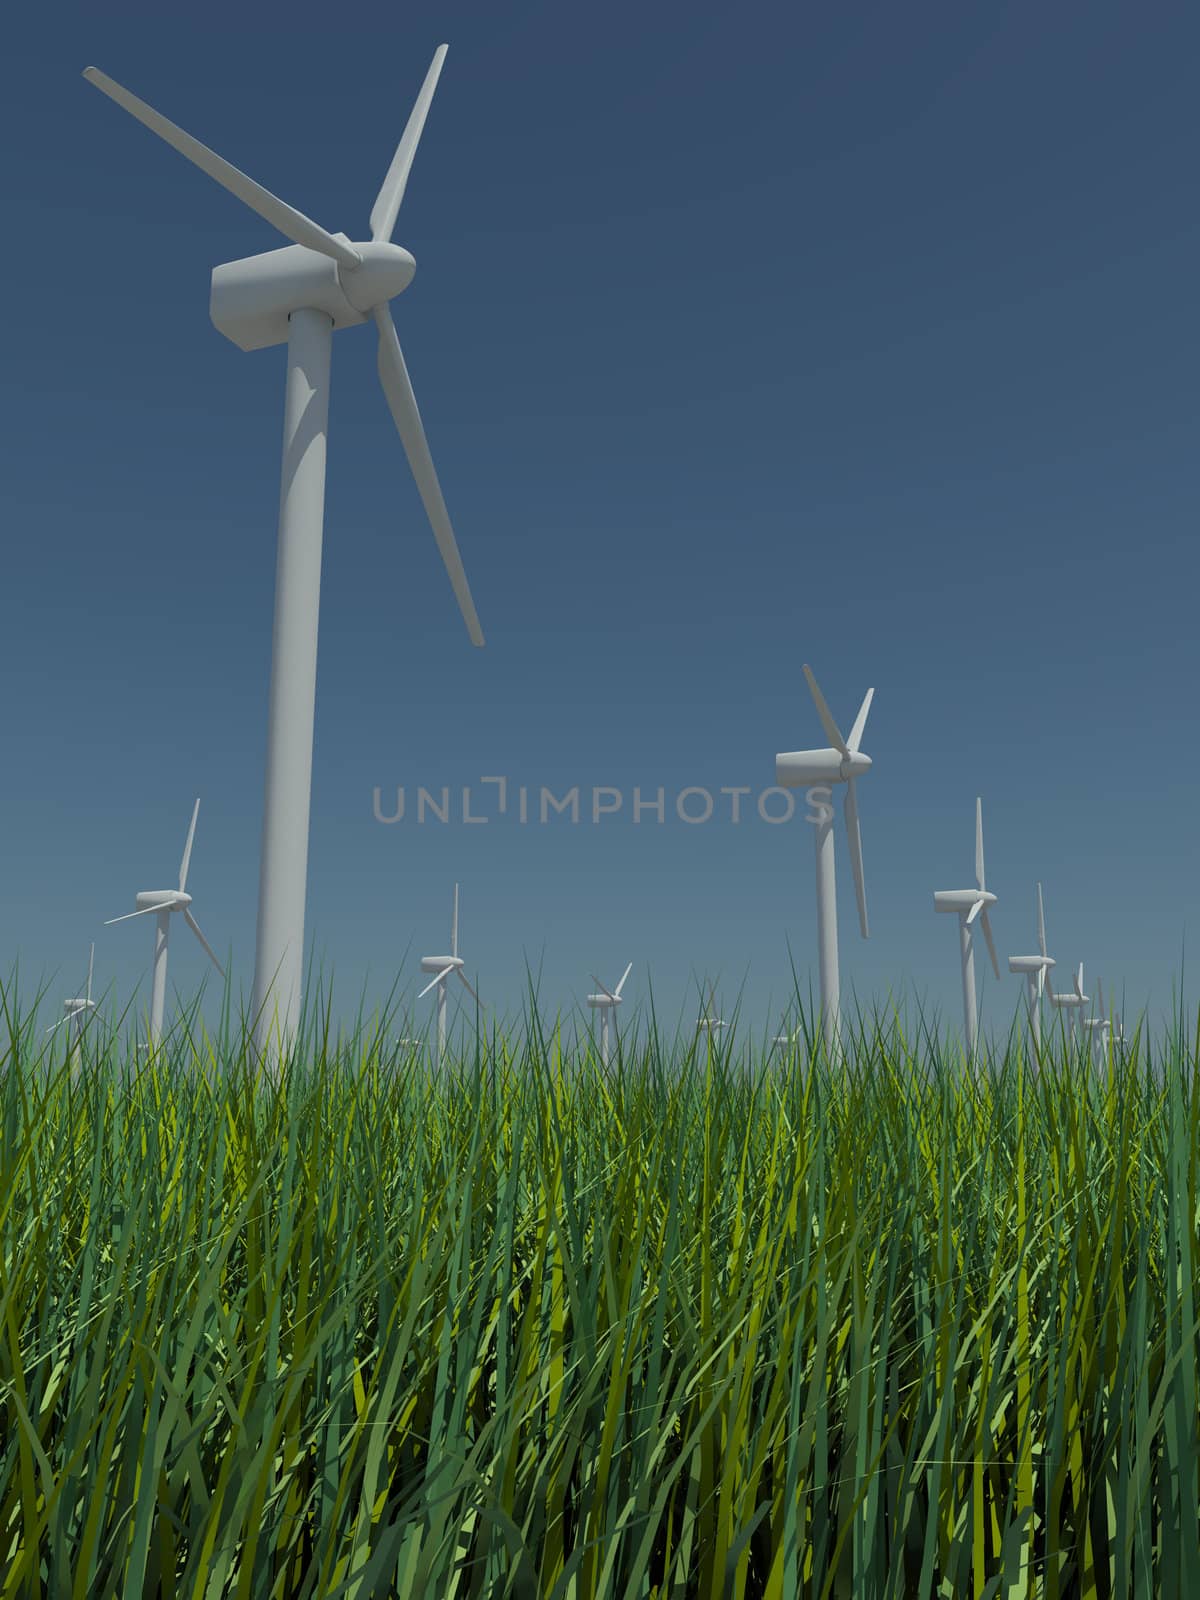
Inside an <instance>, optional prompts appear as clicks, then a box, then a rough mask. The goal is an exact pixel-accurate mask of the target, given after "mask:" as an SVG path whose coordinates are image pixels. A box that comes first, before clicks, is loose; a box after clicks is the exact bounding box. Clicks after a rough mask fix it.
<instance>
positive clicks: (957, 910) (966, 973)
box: [933, 798, 1000, 1058]
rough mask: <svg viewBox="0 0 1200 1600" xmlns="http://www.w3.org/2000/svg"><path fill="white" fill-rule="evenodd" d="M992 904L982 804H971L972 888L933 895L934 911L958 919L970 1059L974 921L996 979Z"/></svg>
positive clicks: (974, 1036) (974, 1039)
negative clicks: (985, 866)
mask: <svg viewBox="0 0 1200 1600" xmlns="http://www.w3.org/2000/svg"><path fill="white" fill-rule="evenodd" d="M995 904H996V896H995V895H994V894H991V893H990V892H989V890H988V887H987V882H986V877H985V873H984V866H983V801H982V800H981V799H978V798H977V799H976V801H975V887H974V888H973V889H938V890H936V891H935V893H934V896H933V908H934V910H935V911H948V912H953V913H954V914H955V915H956V916H957V917H958V927H959V941H960V944H961V947H962V986H963V1022H964V1024H965V1027H966V1035H967V1054H968V1056H970V1057H972V1058H974V1055H975V1050H976V1046H977V1044H978V1042H979V1012H978V1008H977V1006H976V1001H975V926H974V925H975V920H976V918H978V919H979V922H980V924H981V926H982V928H983V936H984V938H985V939H986V940H987V947H988V954H989V955H990V956H991V958H992V968H993V970H994V971H995V974H996V977H997V978H999V976H1000V963H999V961H998V960H997V958H996V943H995V940H994V939H993V938H992V924H991V920H990V919H989V917H988V908H989V906H994V905H995Z"/></svg>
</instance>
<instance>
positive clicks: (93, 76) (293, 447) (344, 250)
mask: <svg viewBox="0 0 1200 1600" xmlns="http://www.w3.org/2000/svg"><path fill="white" fill-rule="evenodd" d="M445 56H446V46H445V45H440V46H439V47H438V50H437V52H436V54H435V55H434V58H433V64H432V65H431V67H430V68H429V72H428V73H427V75H426V78H425V82H424V84H423V85H422V87H421V92H420V93H419V94H418V96H417V100H416V104H415V105H414V107H413V110H412V114H411V115H410V117H409V119H408V123H407V126H406V127H405V129H404V133H403V136H402V137H401V140H400V143H399V145H398V146H397V148H396V153H395V155H394V156H393V158H392V163H391V166H390V167H389V168H388V171H387V176H386V177H385V178H384V180H383V187H382V188H381V189H380V191H379V194H378V195H377V196H376V199H375V204H374V206H373V207H372V208H371V218H370V228H371V237H370V239H369V240H364V241H360V242H357V243H355V242H352V241H351V240H350V239H349V238H347V236H346V235H345V234H344V233H337V234H333V233H327V232H326V231H325V229H324V228H322V227H320V226H319V225H318V224H317V223H315V222H313V221H312V220H311V219H310V218H308V217H306V216H304V215H303V213H301V212H299V211H295V210H293V209H292V207H291V206H289V205H285V204H284V202H283V201H282V200H279V199H277V198H276V196H275V195H273V194H271V193H269V192H268V191H267V190H266V189H264V188H262V187H261V185H259V184H257V183H255V182H254V181H253V179H251V178H248V177H247V176H246V174H245V173H244V172H240V171H239V170H238V169H237V168H236V167H233V166H230V164H229V163H228V162H227V161H224V160H222V158H221V157H220V156H218V155H216V154H215V153H214V152H213V151H212V150H209V149H208V148H207V147H206V146H205V145H202V144H200V143H199V141H198V140H196V139H193V138H192V137H191V135H190V134H187V133H184V131H183V130H182V129H181V128H178V127H176V126H175V124H174V123H173V122H168V120H167V119H166V117H164V116H161V115H160V114H159V113H158V112H157V111H154V110H153V109H152V108H151V107H150V106H148V105H147V104H146V103H145V102H144V101H142V100H139V99H138V98H137V96H136V95H132V94H130V93H129V91H128V90H127V89H123V88H122V87H121V86H120V84H117V83H114V82H113V80H112V79H111V78H108V77H106V76H105V75H104V73H102V72H99V71H97V69H96V68H95V67H88V69H87V70H86V72H85V73H84V77H85V78H87V80H88V82H89V83H92V84H94V85H95V86H96V88H97V89H99V90H101V91H102V92H103V93H104V94H106V95H108V97H109V98H110V99H112V100H115V101H116V103H117V104H118V105H119V106H122V107H123V108H124V109H125V110H126V111H128V112H129V113H130V115H131V116H133V117H136V118H137V120H138V121H139V122H141V123H143V124H144V125H145V126H146V127H147V128H149V129H150V130H151V132H152V133H156V134H157V135H158V136H159V138H160V139H164V140H165V141H166V143H167V144H169V145H171V147H172V148H173V149H175V150H177V151H178V152H179V153H180V155H182V156H184V157H186V159H187V160H189V161H191V162H192V163H193V164H194V165H195V166H197V167H199V168H200V170H201V171H202V172H206V173H207V174H208V176H209V177H210V178H213V179H214V180H215V181H216V182H217V183H219V184H220V185H221V186H222V188H225V189H228V190H229V192H230V193H231V194H233V195H235V196H236V197H237V198H238V199H239V200H241V201H242V202H243V204H245V205H247V206H248V207H249V208H250V210H251V211H254V212H256V213H257V214H258V215H259V216H260V217H262V218H263V219H264V220H265V221H267V222H269V223H270V224H271V225H272V226H273V227H274V228H276V229H278V231H279V232H280V233H282V234H283V235H284V237H285V238H287V239H290V240H291V241H292V243H291V244H290V245H288V246H286V247H285V248H283V249H281V250H270V251H267V252H266V253H265V254H263V255H257V256H250V257H247V258H246V259H244V260H241V261H232V262H227V263H226V264H225V265H223V266H219V267H215V268H214V269H213V274H212V295H211V300H210V306H209V312H210V315H211V317H212V321H213V323H214V325H215V326H216V328H217V330H218V332H220V333H223V334H224V335H225V336H226V338H228V339H230V340H232V341H233V343H234V344H236V345H237V346H238V348H239V349H241V350H261V349H265V348H266V347H268V346H270V345H280V344H286V345H287V387H286V391H285V399H284V422H283V469H282V476H281V484H280V495H279V537H278V554H277V559H276V568H275V625H274V633H273V639H272V647H271V689H270V700H269V710H268V720H267V761H266V793H265V801H264V808H263V833H262V860H261V865H260V876H259V900H258V940H257V948H256V951H255V966H254V1007H253V1008H254V1017H255V1035H256V1039H257V1040H258V1042H259V1045H260V1047H263V1046H265V1044H266V1043H267V1040H268V1039H269V1038H270V1036H271V1034H272V1032H273V1030H274V1029H275V1027H276V1025H277V1026H278V1038H279V1040H280V1042H281V1043H282V1044H283V1045H284V1047H286V1045H287V1044H288V1043H289V1042H290V1040H291V1039H292V1038H293V1037H294V1034H295V1029H296V1025H297V1022H298V1017H299V1010H300V981H301V974H302V962H303V953H304V907H305V888H306V881H307V873H308V831H309V805H310V799H311V791H312V750H313V711H314V700H315V694H316V671H317V618H318V611H319V603H320V590H321V541H322V534H323V525H324V508H325V436H326V426H327V420H328V412H329V365H330V356H331V353H332V342H333V333H334V330H335V329H338V328H348V327H353V326H355V325H356V324H358V323H362V322H366V321H367V319H368V318H373V319H374V322H375V326H376V330H377V332H378V336H379V353H378V367H379V379H380V382H381V384H382V386H383V392H384V396H385V398H386V400H387V403H388V407H389V409H390V410H391V414H392V418H393V420H394V422H395V424H396V429H397V432H398V433H399V435H400V440H401V443H402V444H403V446H404V451H405V454H406V455H407V457H408V461H409V465H410V467H411V468H412V473H413V477H414V478H415V479H416V483H417V488H418V490H419V491H420V494H421V499H422V501H423V502H424V505H425V511H426V514H427V515H428V517H429V521H430V523H431V524H432V527H433V534H434V538H435V539H436V540H437V545H438V549H439V551H440V552H441V557H442V560H443V562H444V563H445V566H446V571H447V573H448V574H449V577H450V583H451V585H452V587H453V589H454V593H455V597H456V598H457V600H458V604H459V608H460V610H461V611H462V614H463V618H464V620H465V621H466V624H467V632H468V633H469V635H470V637H471V641H472V643H473V644H476V645H482V643H483V632H482V630H481V629H480V626H479V618H478V617H477V615H476V613H475V605H474V602H473V601H472V599H471V591H470V588H469V587H468V585H467V579H466V574H465V573H464V571H463V566H462V561H461V559H460V557H459V553H458V545H457V543H456V542H455V538H454V530H453V528H452V526H451V523H450V517H449V514H448V512H447V510H446V505H445V502H444V500H443V499H442V491H441V488H440V486H439V484H438V478H437V473H436V472H435V470H434V466H433V460H432V458H431V456H430V453H429V446H428V444H427V442H426V439H425V430H424V427H423V426H422V423H421V415H420V412H419V411H418V409H417V402H416V398H415V397H414V395H413V390H412V384H411V383H410V382H409V376H408V369H407V368H406V366H405V364H404V356H403V355H402V353H401V350H400V344H399V340H398V339H397V336H396V329H395V326H394V325H393V322H392V318H391V314H390V312H389V310H388V301H389V300H391V299H392V298H393V296H395V295H398V294H399V293H400V292H401V291H402V290H403V289H405V288H406V287H407V286H408V283H409V281H410V280H411V278H412V275H413V272H414V270H415V267H416V263H415V262H414V260H413V258H412V256H411V255H410V254H409V253H408V251H407V250H403V249H401V247H400V246H399V245H396V244H393V243H392V242H391V236H392V230H393V228H394V227H395V224H396V218H397V214H398V213H399V210H400V203H401V200H402V199H403V197H404V190H405V186H406V184H407V182H408V176H409V170H410V168H411V166H412V162H413V156H414V155H415V153H416V149H417V143H418V141H419V140H420V137H421V131H422V129H423V128H424V125H425V118H426V115H427V113H428V111H429V106H430V102H431V101H432V99H433V94H434V90H435V88H436V86H437V81H438V77H439V75H440V73H441V70H442V63H443V61H444V60H445ZM268 1000H270V1006H271V1009H270V1011H268Z"/></svg>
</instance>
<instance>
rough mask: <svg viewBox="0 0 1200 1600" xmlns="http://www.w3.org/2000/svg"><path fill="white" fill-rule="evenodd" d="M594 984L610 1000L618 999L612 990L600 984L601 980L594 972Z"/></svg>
mask: <svg viewBox="0 0 1200 1600" xmlns="http://www.w3.org/2000/svg"><path fill="white" fill-rule="evenodd" d="M592 982H593V983H594V984H595V985H596V987H597V989H602V990H603V991H604V993H605V994H606V995H607V996H608V998H609V999H610V1000H615V999H616V998H617V997H616V995H615V994H614V993H613V992H612V990H611V989H605V987H604V985H603V984H602V983H601V982H600V979H599V978H598V977H597V976H596V974H595V973H594V972H593V973H592Z"/></svg>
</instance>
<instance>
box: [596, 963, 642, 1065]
mask: <svg viewBox="0 0 1200 1600" xmlns="http://www.w3.org/2000/svg"><path fill="white" fill-rule="evenodd" d="M632 971H633V962H632V961H631V962H630V963H629V965H628V966H627V967H626V968H625V971H624V972H623V973H622V974H621V981H620V983H619V984H618V985H617V987H616V988H615V989H606V988H605V987H604V985H603V984H602V983H601V982H600V979H599V978H598V977H597V976H596V974H595V973H594V972H593V973H592V982H593V983H594V984H595V985H596V988H597V989H598V990H599V991H600V992H599V994H590V995H588V997H587V1003H588V1005H589V1006H591V1007H592V1009H593V1010H595V1011H599V1013H600V1065H601V1066H602V1067H607V1065H608V1017H609V1013H610V1012H611V1011H612V1010H613V1008H614V1007H616V1006H619V1005H620V1004H621V990H622V989H623V988H624V987H625V980H626V978H628V976H629V974H630V973H631V972H632Z"/></svg>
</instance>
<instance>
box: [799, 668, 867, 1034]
mask: <svg viewBox="0 0 1200 1600" xmlns="http://www.w3.org/2000/svg"><path fill="white" fill-rule="evenodd" d="M804 676H805V677H806V678H807V679H808V687H809V689H810V690H811V692H812V697H813V701H814V702H815V704H816V707H817V715H818V716H819V717H820V719H821V726H822V727H823V728H824V729H825V733H826V735H827V736H828V738H829V740H830V743H831V745H832V748H831V749H825V750H792V751H789V752H787V753H785V754H782V755H777V756H776V757H775V782H776V783H777V784H778V785H779V786H780V787H781V788H783V789H800V788H803V787H805V786H806V785H812V786H813V787H810V788H809V790H808V796H807V798H808V803H809V805H810V806H812V808H813V809H814V811H816V812H817V816H816V817H810V818H809V819H808V820H809V821H811V822H813V823H814V825H815V830H816V853H817V950H818V954H819V958H820V967H821V1026H822V1031H823V1033H824V1037H825V1047H826V1050H827V1051H829V1052H832V1051H833V1050H834V1049H835V1048H836V1047H837V1046H838V1041H839V1039H840V1032H839V1028H840V1010H841V988H840V979H839V975H838V938H837V883H836V880H835V876H834V859H833V806H832V805H831V804H830V803H829V802H830V800H831V799H832V790H831V787H830V786H831V785H833V784H835V783H844V784H845V785H846V802H845V815H846V837H847V839H848V840H849V844H850V866H851V869H852V870H853V873H854V892H855V894H856V896H857V897H858V922H859V927H860V928H861V930H862V936H863V938H864V939H865V938H867V937H868V933H869V930H868V927H867V890H866V884H865V882H864V879H863V860H862V834H861V831H860V829H859V825H858V795H857V793H856V790H855V781H856V779H858V778H860V777H861V776H862V775H863V773H864V772H869V771H870V768H871V758H870V756H868V755H864V754H863V752H862V750H861V749H860V748H859V746H860V745H861V743H862V736H863V729H864V728H865V727H866V725H867V713H868V711H870V709H871V700H872V698H873V696H874V694H875V691H874V689H868V690H867V692H866V694H865V695H864V696H863V703H862V705H861V706H859V708H858V715H857V717H855V719H854V726H853V727H852V728H851V729H850V736H849V738H848V739H844V738H843V737H842V733H841V730H840V728H839V727H838V725H837V723H836V722H835V721H834V720H833V717H832V716H831V715H830V711H829V707H828V706H827V705H826V704H825V697H824V695H823V694H822V693H821V691H820V689H819V688H818V687H817V680H816V678H814V677H813V675H812V672H811V670H810V669H809V668H808V667H807V666H806V667H805V668H804Z"/></svg>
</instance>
